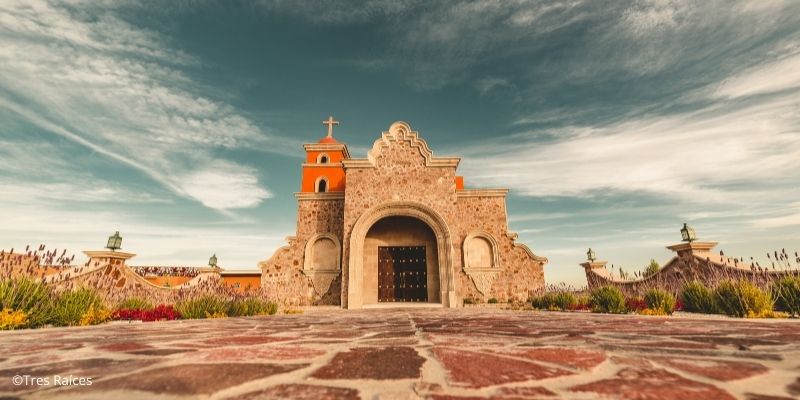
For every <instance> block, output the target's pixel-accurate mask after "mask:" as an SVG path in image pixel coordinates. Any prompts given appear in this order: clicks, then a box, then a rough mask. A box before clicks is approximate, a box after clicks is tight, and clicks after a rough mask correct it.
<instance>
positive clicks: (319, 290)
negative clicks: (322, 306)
mask: <svg viewBox="0 0 800 400" xmlns="http://www.w3.org/2000/svg"><path fill="white" fill-rule="evenodd" d="M340 273H341V271H339V270H316V271H303V274H305V275H306V276H308V277H309V278H311V284H312V285H313V286H314V292H315V293H316V294H317V295H318V296H322V295H324V294H325V293H327V292H328V290H329V289H330V288H331V283H333V280H334V279H336V278H337V277H338V276H339V274H340Z"/></svg>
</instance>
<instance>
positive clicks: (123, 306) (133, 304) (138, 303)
mask: <svg viewBox="0 0 800 400" xmlns="http://www.w3.org/2000/svg"><path fill="white" fill-rule="evenodd" d="M115 309H116V310H152V309H153V303H151V302H149V301H147V300H146V299H143V298H141V297H128V298H127V299H125V300H122V301H120V302H119V303H118V304H117V306H116V307H115Z"/></svg>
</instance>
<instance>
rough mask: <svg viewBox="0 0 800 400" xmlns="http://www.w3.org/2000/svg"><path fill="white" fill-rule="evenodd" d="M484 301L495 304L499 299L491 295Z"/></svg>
mask: <svg viewBox="0 0 800 400" xmlns="http://www.w3.org/2000/svg"><path fill="white" fill-rule="evenodd" d="M486 302H487V303H489V304H497V303H499V302H500V301H498V300H497V298H495V297H492V298H491V299H489V300H487V301H486Z"/></svg>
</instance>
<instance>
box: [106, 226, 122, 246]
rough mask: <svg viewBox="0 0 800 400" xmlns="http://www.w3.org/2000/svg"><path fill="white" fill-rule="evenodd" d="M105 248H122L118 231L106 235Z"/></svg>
mask: <svg viewBox="0 0 800 400" xmlns="http://www.w3.org/2000/svg"><path fill="white" fill-rule="evenodd" d="M106 248H107V249H109V250H111V251H114V250H119V249H121V248H122V236H120V235H119V231H116V232H114V234H113V235H111V236H109V237H108V243H107V244H106Z"/></svg>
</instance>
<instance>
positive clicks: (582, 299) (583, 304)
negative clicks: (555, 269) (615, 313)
mask: <svg viewBox="0 0 800 400" xmlns="http://www.w3.org/2000/svg"><path fill="white" fill-rule="evenodd" d="M590 304H591V298H590V297H589V296H588V295H580V296H577V297H575V304H574V305H573V306H572V307H570V310H573V311H578V310H581V311H582V310H591V308H592V307H591V306H590Z"/></svg>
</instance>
